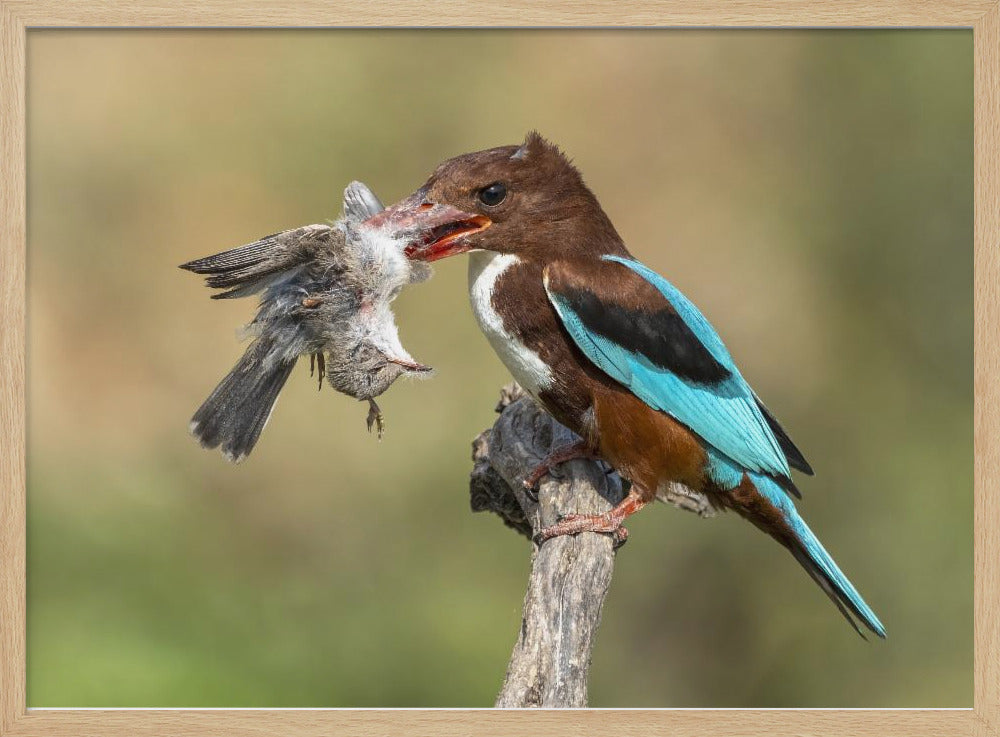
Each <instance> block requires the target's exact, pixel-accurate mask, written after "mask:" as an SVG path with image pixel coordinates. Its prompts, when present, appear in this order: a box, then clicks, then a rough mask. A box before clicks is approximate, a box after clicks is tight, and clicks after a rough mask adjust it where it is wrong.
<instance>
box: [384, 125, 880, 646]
mask: <svg viewBox="0 0 1000 737" xmlns="http://www.w3.org/2000/svg"><path fill="white" fill-rule="evenodd" d="M435 205H448V206H450V207H452V208H455V209H456V210H457V211H458V215H456V216H455V217H454V218H453V220H452V221H451V222H450V223H446V224H444V225H440V224H439V225H437V226H436V227H435V228H431V229H428V233H429V235H428V236H427V237H426V238H424V239H423V240H422V241H421V242H419V243H417V244H415V245H414V246H412V247H410V249H409V250H408V251H407V255H408V256H410V258H413V259H419V260H424V261H434V260H437V259H440V258H444V257H446V256H451V255H454V254H458V253H463V252H466V251H470V252H471V256H470V262H469V297H470V299H471V302H472V309H473V312H474V313H475V316H476V319H477V320H478V322H479V326H480V328H481V329H482V331H483V333H485V335H486V337H487V339H488V340H489V342H490V344H491V345H492V346H493V349H494V350H495V351H496V353H497V355H498V356H499V357H500V359H501V360H502V361H503V363H504V364H505V365H506V366H507V368H508V369H509V370H510V372H511V374H513V376H514V378H515V379H516V380H517V381H518V383H519V384H520V385H521V386H522V387H523V388H524V389H525V391H527V392H528V393H529V394H530V395H531V396H532V397H533V398H534V399H535V400H536V401H537V402H538V403H539V404H540V405H541V406H542V407H544V408H545V409H546V410H547V411H548V412H549V413H550V414H552V415H553V416H554V417H555V418H556V419H557V420H558V421H559V422H561V423H562V424H564V425H566V427H568V428H570V429H571V430H573V431H574V432H576V433H577V434H578V435H579V436H580V438H581V440H580V441H579V442H578V443H576V444H574V445H573V446H570V447H568V448H565V449H562V450H560V451H557V452H556V453H554V454H553V455H552V456H550V457H549V458H547V459H546V460H545V461H544V462H543V463H542V464H541V465H540V466H539V467H538V468H537V469H535V471H534V472H533V473H532V474H531V475H530V476H529V478H528V479H527V481H526V484H527V485H529V486H533V485H535V484H537V482H538V481H539V479H541V477H542V476H544V475H545V473H547V472H548V471H549V469H550V468H551V467H552V466H553V465H554V464H556V463H560V462H563V461H566V460H570V459H573V458H578V457H599V458H602V459H604V460H605V461H607V462H608V463H609V464H611V465H612V466H613V467H614V468H615V469H616V470H617V471H618V472H619V473H620V474H621V475H622V476H624V477H625V478H627V479H629V481H630V482H631V489H630V491H629V493H628V495H627V496H626V498H625V499H624V500H623V501H622V502H621V503H620V504H618V505H617V506H616V507H615V508H614V509H612V510H610V511H608V512H606V513H604V514H601V515H594V516H587V515H570V516H568V517H564V518H563V519H562V520H560V521H559V522H557V523H556V524H555V525H553V526H552V527H549V528H546V529H545V530H543V531H542V532H541V533H540V535H539V537H540V539H541V540H545V539H549V538H551V537H554V536H557V535H565V534H576V533H580V532H584V531H594V532H604V533H610V534H613V535H615V536H616V537H617V538H618V539H619V540H623V539H624V538H625V536H626V534H627V533H626V532H625V529H624V528H623V527H622V522H623V520H625V518H626V517H628V516H629V515H631V514H634V513H635V512H637V511H638V510H640V509H641V508H642V507H644V506H645V505H646V504H648V503H649V502H650V501H651V500H653V499H654V498H655V497H656V493H657V490H658V489H659V488H661V487H663V486H664V485H666V484H669V483H671V482H675V483H681V484H684V485H685V486H687V487H689V488H691V489H694V490H697V491H699V492H702V493H703V494H705V495H706V496H707V497H708V499H709V500H710V501H711V503H712V504H713V505H714V506H715V507H717V508H720V509H732V510H734V511H735V512H737V513H738V514H740V515H741V516H743V517H744V518H746V519H747V520H749V521H750V522H752V523H753V524H754V525H756V526H757V527H758V528H760V529H761V530H763V531H764V532H767V533H768V534H769V535H771V536H772V537H774V539H775V540H777V541H778V542H779V543H781V544H782V545H784V546H785V547H786V548H787V549H788V550H789V551H791V553H792V555H793V556H795V559H796V560H797V561H798V562H799V563H800V564H801V565H802V566H803V567H804V568H805V569H806V571H808V573H809V575H810V576H812V578H813V579H814V580H815V581H816V583H817V584H819V586H820V587H821V588H822V589H823V591H825V592H826V594H827V595H828V596H829V597H830V599H831V600H832V601H833V602H834V604H836V605H837V607H838V609H840V611H841V613H842V614H843V615H844V616H845V617H846V618H847V620H848V621H849V622H850V623H851V624H852V625H853V626H854V627H855V629H857V630H858V632H859V633H860V632H861V630H860V628H859V627H858V625H857V623H856V622H855V619H857V620H860V621H861V622H862V623H863V624H864V625H865V626H867V627H868V628H869V629H870V630H872V632H874V633H875V634H877V635H878V636H879V637H885V629H884V627H883V626H882V623H881V622H879V619H878V617H877V616H876V615H875V613H874V612H873V611H872V610H871V608H870V607H869V606H868V605H867V604H866V603H865V601H864V599H862V597H861V595H860V594H859V593H858V592H857V590H856V589H855V588H854V586H853V585H852V584H851V582H850V581H848V579H847V577H846V576H845V575H844V574H843V573H842V572H841V571H840V569H839V568H838V567H837V564H836V563H834V561H833V558H831V557H830V555H829V553H827V552H826V550H825V549H824V548H823V546H822V545H821V544H820V542H819V540H818V539H817V538H816V536H815V535H814V534H813V533H812V531H811V530H810V529H809V527H808V526H806V523H805V522H804V521H803V520H802V518H801V517H800V516H799V513H798V512H797V510H796V508H795V504H794V503H793V501H792V497H793V496H794V497H799V493H798V490H797V489H796V487H795V484H794V483H793V481H792V478H791V469H792V468H794V469H796V470H799V471H801V472H803V473H806V474H810V475H811V474H812V469H811V468H810V467H809V464H808V463H807V462H806V460H805V458H804V457H803V456H802V453H800V452H799V450H798V448H796V447H795V445H794V444H793V443H792V441H791V439H789V437H788V435H787V434H786V433H785V432H784V430H783V429H782V428H781V426H780V425H779V424H778V421H777V420H776V419H775V418H774V416H773V415H772V414H771V413H770V412H769V411H768V410H767V408H766V407H765V406H764V404H763V403H762V402H761V400H760V399H759V398H758V397H757V395H756V394H755V393H754V391H753V389H751V388H750V386H749V384H747V382H746V380H745V379H744V378H743V376H742V375H741V374H740V371H739V369H738V368H737V367H736V364H735V363H734V361H733V359H732V357H731V356H730V355H729V352H728V351H727V350H726V347H725V346H724V345H723V343H722V340H721V339H720V338H719V336H718V334H717V333H716V332H715V330H714V329H713V328H712V326H711V325H710V324H709V323H708V321H707V320H706V319H705V317H704V316H703V315H702V314H701V312H699V310H698V308H697V307H695V306H694V305H693V304H692V303H691V302H690V301H689V300H688V299H687V298H686V297H685V296H684V295H683V294H681V293H680V291H678V290H677V289H676V288H675V287H674V286H673V285H672V284H670V282H668V281H667V280H666V279H664V278H663V277H662V276H660V275H659V274H657V273H655V272H653V271H652V270H650V269H649V268H648V267H646V266H644V265H643V264H642V263H640V262H639V261H637V260H636V259H635V258H634V257H633V256H632V254H630V253H629V251H628V249H626V248H625V244H624V243H623V242H622V239H621V238H620V237H619V235H618V233H617V232H616V230H615V228H614V226H613V225H612V224H611V221H610V220H609V219H608V216H607V215H606V214H605V213H604V210H603V209H601V206H600V204H599V203H598V201H597V198H596V197H595V196H594V195H593V193H592V192H591V191H590V189H588V187H587V186H586V184H584V181H583V178H582V177H581V175H580V173H579V171H577V169H576V168H575V167H574V166H573V165H572V164H571V163H570V161H569V160H568V159H567V158H566V157H565V156H564V155H563V154H562V153H561V152H560V151H559V149H558V148H556V147H555V146H554V145H552V144H551V143H549V142H548V141H546V140H545V139H543V138H542V137H541V136H539V135H538V134H537V133H530V134H529V135H528V137H527V138H526V139H525V141H524V143H523V144H522V145H520V146H517V145H514V146H503V147H500V148H493V149H489V150H486V151H479V152H476V153H470V154H465V155H463V156H458V157H456V158H453V159H450V160H448V161H446V162H444V163H443V164H441V165H440V166H439V167H438V168H437V170H436V171H435V172H434V173H433V174H432V175H431V177H430V179H428V180H427V182H426V183H425V184H424V186H423V187H421V188H420V189H419V190H418V191H417V192H415V193H414V194H413V195H411V196H410V197H408V198H406V199H404V200H402V201H401V202H399V203H397V204H396V205H394V206H393V207H392V208H390V209H389V210H388V211H386V212H385V213H383V217H386V218H390V219H391V218H394V217H397V218H402V219H411V220H412V219H414V218H417V219H419V215H420V213H421V212H430V211H432V209H433V208H434V206H435Z"/></svg>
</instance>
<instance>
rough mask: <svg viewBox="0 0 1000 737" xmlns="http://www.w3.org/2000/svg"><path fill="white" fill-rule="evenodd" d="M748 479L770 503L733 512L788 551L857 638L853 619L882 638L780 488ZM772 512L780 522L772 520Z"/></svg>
mask: <svg viewBox="0 0 1000 737" xmlns="http://www.w3.org/2000/svg"><path fill="white" fill-rule="evenodd" d="M748 476H749V477H750V479H751V480H752V481H753V484H754V486H755V487H756V488H757V491H758V492H759V493H760V495H761V497H763V500H766V501H767V502H770V504H769V505H761V504H760V503H759V501H763V500H759V501H758V502H757V503H751V504H741V505H739V506H736V507H735V509H736V511H738V512H739V513H740V514H742V515H743V516H745V517H747V518H748V519H749V520H750V521H751V522H753V523H754V524H755V525H757V526H758V527H760V528H761V529H762V530H764V531H765V532H767V533H769V534H770V535H771V536H772V537H774V538H775V539H776V540H777V541H778V542H780V543H781V544H782V545H784V546H785V547H786V548H788V550H789V551H790V552H791V553H792V555H793V556H794V557H795V559H796V560H797V561H798V562H799V564H800V565H801V566H802V567H803V568H805V569H806V572H807V573H808V574H809V575H810V576H811V577H812V579H813V580H814V581H815V582H816V583H817V584H818V585H819V587H820V588H821V589H823V591H824V593H825V594H826V595H827V596H828V597H829V598H830V600H831V601H832V602H833V603H834V604H835V605H836V607H837V609H839V610H840V613H841V614H842V615H844V618H845V619H846V620H847V621H848V622H850V623H851V626H852V627H854V629H855V630H856V631H857V633H858V634H859V635H861V636H862V637H864V634H863V633H862V631H861V629H860V628H859V627H858V624H857V622H856V621H855V618H856V619H857V620H860V621H861V623H863V624H864V625H865V626H866V627H867V628H868V629H870V630H871V631H872V632H874V633H875V634H876V635H878V636H879V637H881V638H885V636H886V633H885V627H884V626H883V625H882V622H880V621H879V618H878V616H877V615H876V614H875V612H874V611H872V609H871V607H869V606H868V604H867V603H866V602H865V600H864V599H863V598H862V596H861V594H860V593H858V590H857V589H856V588H854V585H853V584H852V583H851V582H850V580H848V578H847V576H845V575H844V573H843V572H842V571H841V570H840V567H839V566H838V565H837V564H836V563H835V562H834V560H833V558H832V557H831V556H830V554H829V553H828V552H827V551H826V548H824V547H823V544H822V543H820V541H819V538H817V537H816V535H815V534H813V531H812V530H810V529H809V526H808V525H807V524H806V523H805V520H803V519H802V517H801V516H800V515H799V513H798V510H797V509H796V508H795V504H794V502H792V500H791V499H790V498H789V497H788V495H787V494H786V493H785V492H784V491H783V490H782V488H781V486H780V485H779V484H778V483H777V482H776V481H775V480H774V479H772V478H770V477H769V476H765V475H763V474H756V473H754V474H748ZM775 513H777V515H778V516H779V517H780V520H775V519H774V515H775Z"/></svg>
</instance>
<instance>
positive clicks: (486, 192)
mask: <svg viewBox="0 0 1000 737" xmlns="http://www.w3.org/2000/svg"><path fill="white" fill-rule="evenodd" d="M505 199H507V185H506V184H504V183H503V182H493V184H488V185H486V186H485V187H483V188H482V189H481V190H479V201H480V202H482V203H483V204H484V205H486V206H487V207H496V206H497V205H499V204H500V203H501V202H503V201H504V200H505Z"/></svg>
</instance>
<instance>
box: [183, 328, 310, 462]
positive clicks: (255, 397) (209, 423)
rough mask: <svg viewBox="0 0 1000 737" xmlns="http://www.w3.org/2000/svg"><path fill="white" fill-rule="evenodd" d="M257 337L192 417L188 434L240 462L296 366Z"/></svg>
mask: <svg viewBox="0 0 1000 737" xmlns="http://www.w3.org/2000/svg"><path fill="white" fill-rule="evenodd" d="M295 361H296V359H295V358H292V359H288V358H285V357H282V356H280V355H279V354H278V353H277V352H275V351H274V350H273V343H272V341H269V340H267V339H266V338H265V337H260V338H257V339H256V340H254V341H253V343H251V344H250V346H249V347H248V348H247V351H246V353H244V354H243V357H242V358H241V359H240V360H239V361H238V362H237V363H236V365H235V366H234V367H233V370H232V371H230V372H229V373H228V374H227V375H226V377H225V378H224V379H223V380H222V381H220V382H219V385H218V386H217V387H215V389H214V390H213V391H212V393H211V394H210V395H209V397H208V399H206V400H205V401H204V403H203V404H202V405H201V407H199V408H198V411H197V412H195V413H194V417H192V418H191V426H190V428H191V434H192V435H194V436H195V438H197V440H198V442H199V443H201V445H202V447H204V448H219V449H220V450H221V451H222V454H223V455H224V456H225V457H226V458H227V459H228V460H230V461H232V462H233V463H239V462H240V461H242V460H243V459H244V458H246V457H247V455H249V453H250V451H251V450H253V447H254V445H256V444H257V439H258V438H259V437H260V433H261V431H262V430H263V429H264V426H265V425H266V424H267V421H268V418H270V416H271V411H272V410H273V409H274V403H275V401H277V399H278V394H279V393H280V392H281V388H282V387H283V386H284V385H285V382H286V381H287V380H288V376H289V375H290V374H291V372H292V368H294V366H295Z"/></svg>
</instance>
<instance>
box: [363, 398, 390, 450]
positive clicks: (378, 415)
mask: <svg viewBox="0 0 1000 737" xmlns="http://www.w3.org/2000/svg"><path fill="white" fill-rule="evenodd" d="M365 422H366V424H367V425H368V432H371V431H372V428H373V427H374V428H376V432H377V433H378V439H379V440H381V439H382V435H384V434H385V419H384V418H383V417H382V410H381V409H379V406H378V405H377V404H375V400H374V399H369V400H368V418H367V420H366V421H365Z"/></svg>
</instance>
